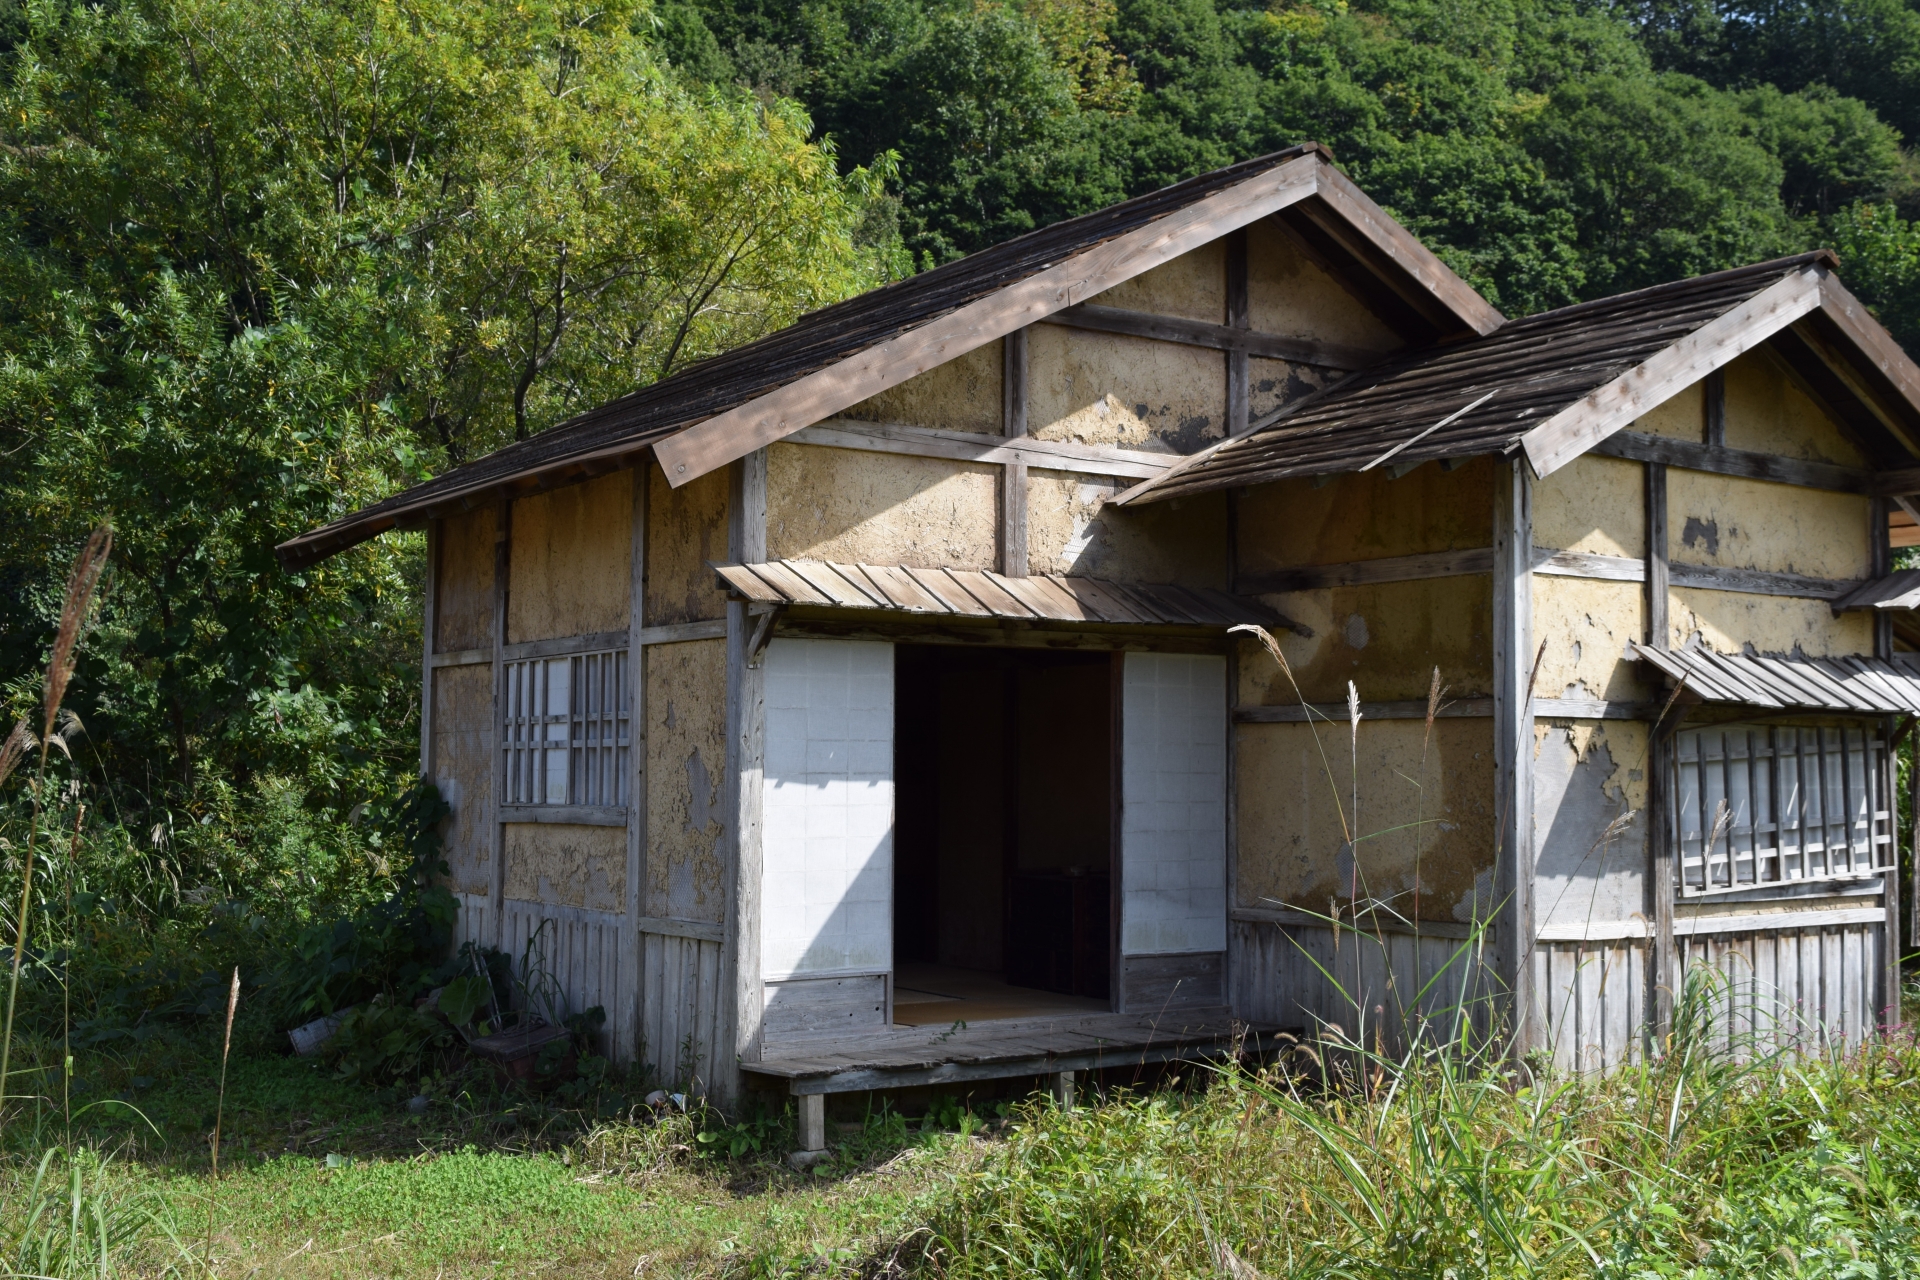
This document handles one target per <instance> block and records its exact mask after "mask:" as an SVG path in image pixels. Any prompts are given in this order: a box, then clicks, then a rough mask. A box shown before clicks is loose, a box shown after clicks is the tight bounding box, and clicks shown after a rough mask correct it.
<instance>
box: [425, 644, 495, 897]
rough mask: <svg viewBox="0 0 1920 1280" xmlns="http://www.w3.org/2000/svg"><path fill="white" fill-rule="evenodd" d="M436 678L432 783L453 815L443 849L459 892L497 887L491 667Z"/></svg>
mask: <svg viewBox="0 0 1920 1280" xmlns="http://www.w3.org/2000/svg"><path fill="white" fill-rule="evenodd" d="M431 675H432V678H433V780H434V784H435V785H436V786H438V787H439V788H440V798H441V799H443V800H445V801H446V802H447V806H448V808H450V809H452V811H453V812H452V814H451V815H450V816H449V817H448V819H447V826H446V829H445V830H446V838H445V843H444V846H443V847H444V849H445V852H446V858H447V872H448V884H449V887H451V888H452V889H453V891H454V892H455V893H489V892H491V891H492V889H493V885H492V866H493V846H492V842H491V841H490V840H489V839H488V827H489V823H488V819H487V811H488V808H489V806H490V804H491V801H492V796H493V785H492V784H493V766H494V759H493V754H494V752H493V666H492V665H491V664H487V665H484V666H481V665H476V666H466V667H442V668H440V669H439V670H437V671H434V672H432V673H431Z"/></svg>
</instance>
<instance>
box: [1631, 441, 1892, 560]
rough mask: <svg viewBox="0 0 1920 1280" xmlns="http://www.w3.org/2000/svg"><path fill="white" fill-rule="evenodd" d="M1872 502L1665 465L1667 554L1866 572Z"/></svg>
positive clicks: (1688, 558) (1675, 556)
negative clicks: (1666, 466) (1667, 467)
mask: <svg viewBox="0 0 1920 1280" xmlns="http://www.w3.org/2000/svg"><path fill="white" fill-rule="evenodd" d="M1871 510H1872V504H1871V501H1870V500H1869V499H1867V498H1864V497H1861V496H1860V495H1858V494H1851V493H1832V492H1830V491H1828V490H1825V489H1805V488H1801V487H1800V486H1799V485H1789V484H1769V483H1767V482H1766V481H1764V480H1746V479H1742V478H1741V477H1738V476H1716V475H1710V474H1708V473H1706V472H1702V471H1682V470H1680V469H1678V468H1669V469H1668V471H1667V555H1668V558H1669V559H1671V560H1673V561H1675V562H1677V563H1683V564H1704V565H1715V566H1720V567H1725V568H1730V569H1767V570H1772V571H1774V572H1777V573H1804V574H1811V575H1812V576H1814V577H1816V578H1864V577H1866V576H1867V572H1868V568H1869V566H1870V565H1871V563H1872V559H1871V550H1870V548H1869V546H1868V529H1869V528H1870V523H1871V522H1870V512H1871Z"/></svg>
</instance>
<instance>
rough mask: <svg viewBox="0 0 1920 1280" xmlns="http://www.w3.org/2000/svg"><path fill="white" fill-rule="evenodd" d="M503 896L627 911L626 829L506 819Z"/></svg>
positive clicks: (559, 905) (569, 905) (546, 902)
mask: <svg viewBox="0 0 1920 1280" xmlns="http://www.w3.org/2000/svg"><path fill="white" fill-rule="evenodd" d="M502 831H503V835H504V841H503V844H504V848H505V850H506V863H507V870H506V891H505V896H506V897H509V898H514V899H517V900H518V901H521V902H541V903H545V904H547V905H548V906H557V907H586V908H589V909H590V910H594V911H616V912H618V911H625V910H626V905H627V829H626V828H625V827H574V826H565V825H562V824H560V823H546V822H509V823H507V824H506V826H505V827H504V828H503V829H502Z"/></svg>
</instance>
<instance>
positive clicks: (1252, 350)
mask: <svg viewBox="0 0 1920 1280" xmlns="http://www.w3.org/2000/svg"><path fill="white" fill-rule="evenodd" d="M1235 234H1239V233H1238V232H1236V233H1235ZM1040 323H1042V324H1053V325H1060V326H1062V327H1063V328H1068V329H1087V330H1091V331H1093V332H1096V333H1117V334H1122V335H1124V336H1126V337H1130V338H1151V339H1153V340H1154V341H1156V342H1176V343H1179V344H1181V345H1182V346H1188V347H1207V348H1209V349H1211V350H1214V351H1225V352H1227V353H1228V354H1229V355H1235V356H1239V357H1240V358H1241V359H1242V360H1244V359H1246V358H1247V357H1248V356H1258V357H1260V358H1261V359H1263V360H1288V361H1291V362H1293V363H1294V364H1310V365H1313V366H1315V367H1317V368H1321V369H1339V370H1342V371H1346V370H1351V369H1360V368H1364V367H1366V366H1367V365H1370V364H1374V363H1377V362H1378V361H1380V360H1383V359H1385V358H1386V356H1387V354H1388V353H1386V352H1380V351H1368V350H1367V349H1366V348H1364V347H1349V346H1343V345H1341V344H1339V343H1334V342H1315V341H1312V340H1310V339H1307V338H1283V337H1281V336H1280V335H1279V334H1273V333H1258V332H1255V331H1254V330H1252V329H1246V328H1240V327H1237V326H1234V325H1225V324H1209V323H1207V322H1206V321H1204V320H1185V319H1182V318H1180V317H1178V316H1157V315H1151V314H1149V313H1147V312H1144V311H1128V310H1125V309H1123V308H1120V307H1103V306H1097V305H1095V304H1094V303H1090V302H1085V303H1081V304H1080V305H1079V306H1077V307H1068V308H1067V309H1066V310H1064V311H1060V312H1056V313H1055V314H1053V315H1050V316H1048V317H1047V318H1046V319H1045V320H1043V321H1041V322H1040Z"/></svg>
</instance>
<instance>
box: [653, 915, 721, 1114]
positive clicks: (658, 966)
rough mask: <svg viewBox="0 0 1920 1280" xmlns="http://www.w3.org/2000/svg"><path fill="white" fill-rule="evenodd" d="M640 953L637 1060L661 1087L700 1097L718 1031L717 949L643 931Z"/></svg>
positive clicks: (703, 941)
mask: <svg viewBox="0 0 1920 1280" xmlns="http://www.w3.org/2000/svg"><path fill="white" fill-rule="evenodd" d="M640 951H641V955H640V963H641V970H642V974H643V977H642V981H641V983H640V989H639V997H640V1053H641V1055H642V1058H643V1060H644V1061H646V1062H647V1063H648V1064H650V1065H651V1066H652V1067H653V1069H654V1071H655V1072H656V1073H657V1074H658V1076H659V1078H660V1080H661V1081H662V1082H663V1083H665V1084H669V1085H671V1086H672V1087H673V1088H675V1089H676V1090H681V1091H685V1092H689V1093H693V1094H696V1095H698V1094H705V1093H706V1092H707V1091H708V1090H709V1088H710V1087H711V1081H712V1076H713V1072H714V1063H715V1054H716V1052H717V1046H718V1045H719V1044H720V1035H721V1026H722V1017H721V1008H720V1000H721V994H722V991H723V986H724V984H723V982H722V972H721V964H720V943H719V942H717V941H713V940H711V939H705V938H683V937H676V936H673V935H670V934H663V933H654V932H651V931H643V932H642V934H641V948H640ZM722 1065H723V1066H730V1065H731V1060H730V1059H727V1060H723V1062H722Z"/></svg>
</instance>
